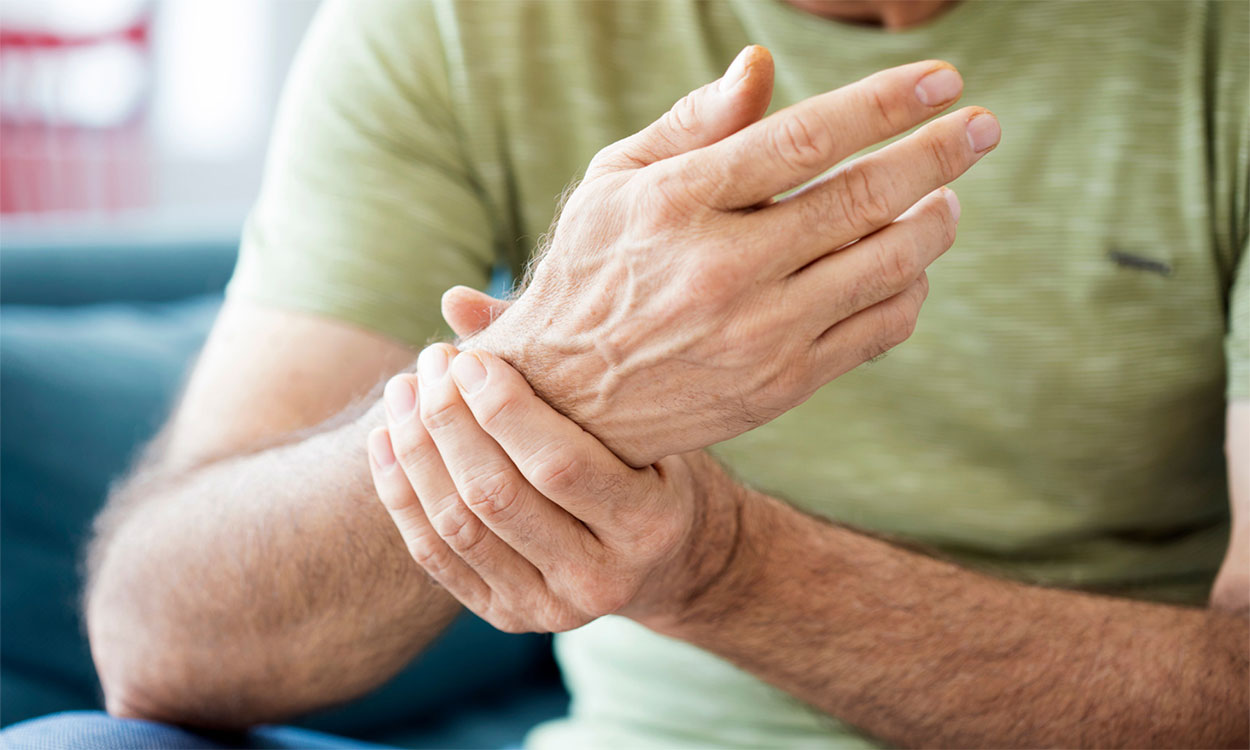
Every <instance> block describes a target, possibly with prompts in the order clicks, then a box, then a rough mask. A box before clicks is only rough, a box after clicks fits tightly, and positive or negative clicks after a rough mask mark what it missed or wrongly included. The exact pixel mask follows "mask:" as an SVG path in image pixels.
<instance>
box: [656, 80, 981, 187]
mask: <svg viewBox="0 0 1250 750" xmlns="http://www.w3.org/2000/svg"><path fill="white" fill-rule="evenodd" d="M962 91H963V79H962V78H960V76H959V72H958V71H956V70H955V68H954V66H952V65H951V64H950V63H947V62H943V61H941V60H926V61H924V62H916V63H910V64H907V65H900V66H898V67H896V68H888V69H886V70H883V71H880V72H878V73H874V74H872V75H870V76H868V77H867V78H863V79H860V80H859V81H856V82H855V83H851V84H848V85H846V86H843V87H841V88H839V89H835V90H833V91H830V92H827V93H824V94H820V95H818V96H813V97H811V98H810V99H804V100H803V101H801V102H799V103H798V104H794V105H792V106H789V107H786V108H785V109H783V110H781V111H780V112H776V113H774V114H772V115H770V116H768V117H766V118H764V119H763V120H760V121H759V122H756V123H754V124H752V125H750V126H748V127H746V128H744V129H742V130H740V131H738V132H737V133H735V134H733V135H731V136H729V137H728V138H725V139H724V140H721V141H717V142H716V143H714V144H712V145H710V146H706V147H704V148H701V149H698V150H696V151H691V152H689V153H686V154H683V155H682V156H679V157H677V158H674V159H669V160H667V161H663V162H659V163H657V164H656V165H653V166H654V167H657V168H659V169H661V170H663V169H676V170H679V171H680V172H682V173H685V174H693V175H697V177H696V184H695V185H694V186H693V187H692V188H691V193H692V194H693V195H695V196H697V197H698V198H699V199H700V200H702V201H703V202H705V203H707V205H709V206H711V207H712V208H717V209H721V210H734V209H741V208H749V207H751V206H754V205H756V204H758V203H760V202H762V201H766V200H768V199H769V198H772V197H773V196H775V195H778V194H779V193H783V192H785V191H787V190H789V189H791V188H794V187H798V186H799V185H802V184H803V183H805V182H807V181H808V180H810V179H812V178H813V177H816V176H818V175H820V174H821V173H822V172H824V171H825V170H827V169H829V168H830V167H832V166H834V165H835V164H837V163H838V162H840V161H842V160H843V159H845V158H846V157H848V156H851V155H852V154H854V153H857V152H858V151H861V150H863V149H865V148H868V147H869V146H871V145H873V144H875V143H880V142H881V141H883V140H885V139H886V138H889V137H891V136H895V135H898V134H899V133H902V132H904V131H906V130H908V129H910V128H911V127H913V126H915V125H918V124H919V123H921V122H923V121H925V120H927V119H929V118H930V117H932V116H933V115H935V114H937V113H938V112H941V111H942V110H944V109H946V108H947V107H948V106H950V105H951V104H952V103H953V102H954V101H955V100H956V99H958V98H959V95H960V93H962Z"/></svg>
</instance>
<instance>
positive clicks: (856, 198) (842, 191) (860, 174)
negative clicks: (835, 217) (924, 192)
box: [835, 161, 894, 227]
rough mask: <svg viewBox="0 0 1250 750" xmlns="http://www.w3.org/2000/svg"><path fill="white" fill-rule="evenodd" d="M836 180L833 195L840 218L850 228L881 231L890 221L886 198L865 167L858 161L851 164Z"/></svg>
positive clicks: (889, 209)
mask: <svg viewBox="0 0 1250 750" xmlns="http://www.w3.org/2000/svg"><path fill="white" fill-rule="evenodd" d="M840 176H841V180H839V182H840V184H837V183H835V193H836V195H837V197H838V199H839V201H840V204H841V206H840V207H841V209H842V215H843V216H844V217H846V220H847V221H849V222H850V223H851V224H852V225H854V226H862V227H881V226H885V225H886V224H888V223H889V222H890V220H891V219H893V218H894V216H893V213H894V211H893V207H892V206H891V203H890V199H889V196H888V194H887V192H886V191H885V190H882V189H881V187H880V186H878V185H876V184H875V183H874V175H873V174H872V173H871V171H870V169H869V167H867V166H865V165H864V164H862V163H861V162H858V161H856V162H851V163H850V164H848V165H846V167H844V168H843V169H842V172H841V175H840ZM887 187H888V186H887Z"/></svg>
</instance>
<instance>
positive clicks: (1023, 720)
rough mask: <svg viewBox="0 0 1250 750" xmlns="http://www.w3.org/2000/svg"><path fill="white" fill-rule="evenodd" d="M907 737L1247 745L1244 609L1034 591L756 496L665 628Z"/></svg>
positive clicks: (935, 742) (827, 707) (848, 717)
mask: <svg viewBox="0 0 1250 750" xmlns="http://www.w3.org/2000/svg"><path fill="white" fill-rule="evenodd" d="M652 626H653V627H655V628H656V629H657V630H660V631H662V632H665V633H667V634H669V635H672V636H675V637H678V638H681V639H684V640H687V641H689V642H692V643H694V644H696V645H698V646H701V647H703V648H706V649H708V650H710V651H712V652H714V653H717V654H720V655H721V656H723V657H725V658H727V659H729V660H731V661H733V662H735V663H737V664H738V665H740V666H741V667H743V668H745V669H747V670H748V671H750V672H752V673H754V674H755V675H757V676H759V677H760V678H761V679H764V680H765V681H768V682H770V683H772V684H775V685H777V686H778V687H780V688H782V689H784V690H786V691H787V692H789V693H790V694H792V695H794V696H796V697H798V698H800V699H802V700H804V701H805V702H807V703H809V704H811V705H813V706H815V707H816V708H818V709H820V710H822V711H825V712H827V713H829V714H831V715H834V716H837V717H838V718H840V719H842V720H845V721H848V722H850V723H852V724H854V725H856V726H859V727H860V728H861V729H863V730H864V731H866V732H868V733H870V734H873V735H875V736H878V737H880V738H882V739H884V740H886V741H889V742H891V743H894V744H899V745H905V746H919V745H924V746H949V747H986V746H994V747H1007V746H1033V747H1037V746H1062V747H1076V746H1082V747H1095V746H1096V747H1113V746H1114V747H1160V746H1173V747H1235V746H1239V747H1245V746H1246V744H1247V733H1248V731H1250V730H1248V728H1247V702H1248V697H1247V658H1248V653H1247V652H1248V649H1250V646H1248V645H1247V644H1248V642H1250V627H1248V621H1247V620H1246V619H1245V618H1244V617H1239V616H1236V615H1230V614H1226V613H1221V612H1217V611H1213V610H1202V609H1191V608H1182V607H1174V606H1166V605H1160V604H1152V603H1145V602H1138V601H1130V600H1124V599H1113V598H1109V597H1101V596H1094V595H1088V594H1083V593H1077V592H1072V591H1062V590H1054V589H1045V588H1039V587H1033V586H1026V585H1022V584H1017V583H1011V582H1007V581H1002V580H998V579H994V578H990V577H987V576H983V575H980V574H977V573H973V572H970V571H967V570H964V569H961V568H959V567H957V566H955V565H951V564H948V563H946V562H942V561H938V560H934V559H931V558H928V557H925V556H922V555H918V554H915V553H912V552H908V551H905V550H901V549H899V548H897V547H894V546H892V545H890V544H887V543H885V542H881V541H878V540H876V539H872V538H869V537H867V536H864V535H861V534H857V533H855V532H852V531H849V530H846V529H843V528H839V527H836V526H832V525H829V524H826V523H824V522H821V521H818V520H816V519H813V518H810V517H807V516H805V515H803V514H801V513H799V512H798V511H796V510H794V509H792V508H789V507H788V506H785V505H784V504H782V503H780V502H779V501H776V500H773V499H771V498H764V497H762V496H758V495H754V496H748V498H747V500H746V501H745V502H744V505H743V519H742V524H741V532H740V538H739V540H738V542H737V544H736V547H735V554H734V562H733V563H731V565H730V566H729V567H728V568H727V570H726V574H725V575H724V576H723V577H722V578H721V580H720V581H719V582H718V583H717V585H716V586H715V587H714V588H713V589H711V590H709V591H708V592H707V593H706V594H705V595H704V596H703V597H702V598H701V600H700V601H699V603H698V604H697V606H696V607H695V609H694V610H693V612H692V614H690V615H689V616H688V617H686V618H684V619H683V620H682V621H680V622H667V623H656V624H652Z"/></svg>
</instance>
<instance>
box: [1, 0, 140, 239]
mask: <svg viewBox="0 0 1250 750" xmlns="http://www.w3.org/2000/svg"><path fill="white" fill-rule="evenodd" d="M150 40H151V14H150V13H147V12H145V13H143V14H141V15H140V16H139V17H138V18H137V19H135V20H134V21H133V22H131V23H129V24H128V25H126V26H124V27H121V28H117V29H113V30H109V31H104V32H100V33H95V34H76V35H69V34H65V35H62V34H58V33H56V32H55V31H51V30H41V29H21V30H17V29H0V214H8V215H12V214H22V215H37V214H48V213H53V212H56V213H61V212H72V213H75V214H79V215H81V214H100V213H105V214H109V213H117V212H122V211H128V210H133V209H136V208H141V207H143V206H145V205H147V204H149V203H150V199H151V196H150V193H151V190H150V188H151V173H152V170H151V168H150V162H151V155H150V153H149V146H148V143H147V141H148V139H147V138H146V123H145V118H144V115H145V113H146V109H147V101H148V98H149V97H148V92H147V89H148V87H149V82H150V80H151V67H152V55H151V45H150Z"/></svg>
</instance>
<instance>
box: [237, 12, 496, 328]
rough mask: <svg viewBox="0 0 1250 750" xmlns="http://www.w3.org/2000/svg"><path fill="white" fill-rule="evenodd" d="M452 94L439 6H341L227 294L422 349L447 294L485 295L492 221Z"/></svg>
mask: <svg viewBox="0 0 1250 750" xmlns="http://www.w3.org/2000/svg"><path fill="white" fill-rule="evenodd" d="M450 101H451V97H450V94H449V90H448V71H447V63H446V56H445V55H444V53H443V48H442V44H441V42H440V37H439V33H438V27H437V23H436V20H435V12H434V9H433V8H432V7H431V6H430V5H429V4H428V3H426V2H419V1H418V0H328V2H327V3H326V4H325V5H323V6H322V8H321V9H320V10H319V11H318V15H317V17H316V18H315V19H314V21H313V24H312V26H311V28H310V29H309V32H308V34H307V36H306V37H305V40H304V42H303V44H302V46H301V48H300V51H299V53H298V55H297V56H296V60H295V62H294V63H293V65H292V70H291V73H290V75H289V76H288V79H287V83H286V88H285V91H284V93H283V98H282V103H281V105H280V107H279V112H278V118H277V121H276V124H275V127H274V132H273V135H272V138H271V142H270V147H269V156H268V159H267V162H266V165H265V178H264V181H263V185H262V187H261V193H260V197H259V198H258V200H257V202H256V204H255V206H254V207H253V209H252V212H251V214H250V216H249V218H248V221H247V225H246V227H245V229H244V234H243V242H242V247H241V250H240V256H239V262H238V265H237V267H236V269H235V274H234V278H233V279H232V281H231V283H230V286H229V289H228V294H229V295H230V296H231V297H237V298H245V299H248V300H251V301H255V302H259V303H262V304H267V305H273V306H278V307H286V308H293V309H298V310H303V311H307V312H313V313H317V314H322V315H326V316H329V317H333V318H337V319H340V320H343V321H346V322H349V323H354V324H357V325H360V326H363V327H365V328H369V329H373V330H375V331H379V332H381V333H384V334H386V335H388V336H390V337H392V338H395V339H397V340H399V341H401V342H404V343H407V344H409V345H412V346H421V345H423V344H424V343H426V342H428V341H429V340H430V339H431V338H433V337H435V336H438V335H442V334H445V333H446V327H445V325H444V324H443V322H442V316H441V314H440V312H439V300H440V297H441V295H442V292H443V291H444V290H446V289H447V288H448V287H450V286H452V285H455V284H466V285H469V286H474V287H477V288H482V287H483V286H484V285H485V284H486V282H487V279H488V277H489V273H490V268H491V266H492V265H493V263H494V259H495V255H496V248H497V246H498V242H497V232H496V229H495V225H494V223H493V222H492V211H491V210H490V209H489V208H488V206H487V200H486V199H485V197H484V195H483V191H482V190H481V189H480V187H479V185H478V183H477V181H476V180H475V177H474V175H473V173H472V170H471V169H470V168H469V167H468V164H469V160H468V159H467V158H466V154H465V153H464V146H463V139H462V138H461V137H460V135H459V133H460V129H459V127H458V126H457V121H456V117H455V113H454V111H453V107H452V105H451V103H450Z"/></svg>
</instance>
